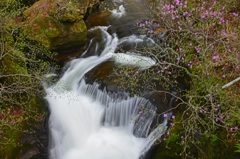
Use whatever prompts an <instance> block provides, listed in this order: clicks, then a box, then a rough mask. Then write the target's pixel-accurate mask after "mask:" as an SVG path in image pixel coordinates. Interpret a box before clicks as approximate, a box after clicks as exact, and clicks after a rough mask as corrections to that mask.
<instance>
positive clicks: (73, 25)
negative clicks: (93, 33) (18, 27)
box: [23, 0, 97, 50]
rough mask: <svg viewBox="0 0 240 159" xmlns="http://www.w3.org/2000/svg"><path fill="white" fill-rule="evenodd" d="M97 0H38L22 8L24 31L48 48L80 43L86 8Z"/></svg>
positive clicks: (84, 31)
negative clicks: (24, 8)
mask: <svg viewBox="0 0 240 159" xmlns="http://www.w3.org/2000/svg"><path fill="white" fill-rule="evenodd" d="M96 2H97V0H39V1H38V2H36V3H34V4H33V5H32V6H31V7H30V8H28V9H27V10H25V11H24V22H23V23H24V27H23V30H24V33H25V35H26V36H27V37H28V38H29V39H31V40H35V41H37V42H39V43H41V44H42V45H44V46H45V47H46V48H48V49H49V50H56V49H65V48H70V47H73V46H82V45H83V44H84V43H85V42H86V38H87V27H86V25H85V22H84V20H83V18H84V16H85V14H86V13H87V9H88V8H89V7H91V6H92V5H93V4H95V3H96Z"/></svg>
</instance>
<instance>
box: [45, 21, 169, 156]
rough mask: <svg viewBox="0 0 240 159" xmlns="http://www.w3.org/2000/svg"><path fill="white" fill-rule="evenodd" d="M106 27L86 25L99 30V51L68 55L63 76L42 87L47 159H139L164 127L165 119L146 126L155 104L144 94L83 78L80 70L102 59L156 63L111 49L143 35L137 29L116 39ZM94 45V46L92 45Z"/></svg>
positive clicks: (141, 64)
mask: <svg viewBox="0 0 240 159" xmlns="http://www.w3.org/2000/svg"><path fill="white" fill-rule="evenodd" d="M108 28H109V27H103V26H100V27H95V28H92V29H90V30H89V32H94V31H97V30H98V31H100V32H101V36H102V39H103V41H104V49H103V50H101V53H99V56H90V57H85V58H78V59H74V60H72V61H70V62H69V63H68V65H67V66H68V68H67V69H66V71H65V72H64V74H63V75H62V77H61V78H60V79H59V80H58V81H57V82H56V83H55V84H53V85H51V86H48V87H46V88H45V89H46V93H47V96H46V97H45V98H46V100H47V101H48V103H49V110H50V113H51V114H50V117H49V129H50V145H49V158H50V159H138V158H140V157H141V156H143V155H144V154H145V153H146V152H147V151H148V150H149V148H150V147H151V146H152V144H153V143H154V142H155V141H156V140H157V139H158V138H160V137H161V136H162V134H163V133H164V132H165V131H166V129H167V126H166V125H167V120H165V121H164V122H163V123H162V124H160V125H159V126H158V127H156V128H155V129H154V130H150V126H151V123H152V121H153V118H154V116H155V114H156V107H155V106H154V105H152V104H151V103H150V102H149V101H148V100H147V99H144V98H142V97H136V96H134V97H130V96H129V95H128V94H127V93H110V92H107V91H106V90H105V89H103V90H102V89H99V84H98V83H93V84H87V83H86V82H85V80H84V75H85V74H86V73H87V72H89V71H90V70H91V69H93V68H94V67H96V66H97V65H99V64H101V63H102V62H104V61H107V60H112V61H115V62H116V63H119V64H121V65H134V66H137V67H139V68H140V69H147V68H149V67H151V66H153V65H154V64H155V61H154V60H153V59H151V58H148V57H142V56H140V55H138V54H136V53H115V51H116V49H117V47H118V45H120V44H122V43H126V42H129V43H133V42H136V43H141V42H144V41H146V40H144V38H142V37H138V36H136V35H131V36H129V37H125V38H122V39H118V37H117V35H116V34H112V35H111V34H109V33H108V31H107V30H108ZM148 41H149V40H148ZM150 42H151V41H150ZM97 45H98V44H96V46H97ZM95 51H99V50H98V49H97V47H96V49H95ZM87 52H88V50H86V52H85V53H84V54H86V53H87Z"/></svg>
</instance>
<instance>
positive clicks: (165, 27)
mask: <svg viewBox="0 0 240 159" xmlns="http://www.w3.org/2000/svg"><path fill="white" fill-rule="evenodd" d="M230 4H231V3H230V2H227V1H223V2H217V1H198V0H193V1H188V0H173V1H172V3H168V2H167V3H165V4H163V5H162V6H160V7H158V6H157V5H156V4H154V3H153V5H152V6H150V9H152V10H153V12H154V15H153V18H152V19H150V20H146V21H144V22H142V23H139V24H137V25H138V26H139V27H140V28H141V31H142V32H143V33H145V34H148V35H149V36H151V37H161V34H166V36H165V38H162V39H161V40H160V43H164V45H162V44H160V45H161V47H163V48H164V49H163V50H171V52H172V53H173V54H175V56H171V57H172V58H174V59H171V60H168V62H169V65H171V66H173V67H174V68H175V70H176V69H177V70H184V69H183V68H182V66H184V67H185V68H187V70H188V71H187V70H184V71H187V72H188V74H189V75H190V77H191V81H190V89H189V91H187V92H185V94H184V98H185V100H183V98H180V97H179V98H178V99H179V100H180V101H181V103H180V104H179V105H178V107H177V108H176V111H178V110H181V111H182V114H181V115H179V114H176V116H178V117H176V118H175V116H174V118H172V120H173V122H172V123H171V124H170V125H171V128H170V131H169V132H168V133H167V136H168V135H170V136H169V138H165V140H167V141H168V142H170V141H171V142H172V141H173V140H172V138H171V132H176V131H179V132H178V134H177V139H175V140H174V141H176V142H177V144H180V145H181V146H182V148H183V151H182V152H181V153H180V154H181V155H183V156H184V157H185V158H188V157H189V156H191V155H193V154H189V153H190V152H191V149H192V146H193V145H194V146H195V147H197V149H198V150H200V151H199V152H201V153H202V154H203V156H204V150H206V149H207V148H206V147H205V146H206V145H209V143H207V142H208V141H210V145H214V144H216V143H218V142H220V143H222V145H225V144H226V145H228V146H226V147H231V146H232V145H234V144H236V143H237V140H239V135H240V133H239V124H240V123H239V121H240V111H239V107H240V99H239V94H240V81H239V79H240V77H239V75H240V1H239V2H235V1H234V4H235V5H234V6H232V5H230ZM237 6H238V8H237ZM233 7H235V8H233ZM153 50H154V49H153ZM147 52H152V51H151V48H148V51H147ZM158 62H159V65H161V64H162V61H161V60H159V61H158ZM174 68H173V70H172V71H171V74H172V73H173V74H175V73H176V71H175V70H174ZM160 71H161V70H160ZM234 79H235V80H234ZM231 81H234V82H232V84H231V85H225V84H227V83H229V82H231ZM183 108H184V109H183ZM174 109H175V108H174ZM178 112H179V111H178ZM166 113H167V112H164V113H163V114H161V115H163V116H166ZM176 125H177V126H176ZM176 129H178V130H176ZM238 145H239V144H238ZM238 147H239V146H238ZM232 152H234V149H232ZM208 155H209V154H208ZM214 155H215V157H216V156H217V154H214ZM193 156H194V155H193ZM195 157H196V156H195ZM210 158H211V157H210ZM212 158H214V156H213V155H212Z"/></svg>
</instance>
